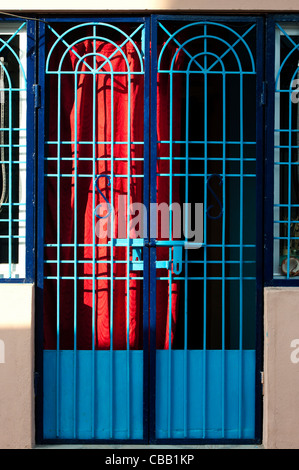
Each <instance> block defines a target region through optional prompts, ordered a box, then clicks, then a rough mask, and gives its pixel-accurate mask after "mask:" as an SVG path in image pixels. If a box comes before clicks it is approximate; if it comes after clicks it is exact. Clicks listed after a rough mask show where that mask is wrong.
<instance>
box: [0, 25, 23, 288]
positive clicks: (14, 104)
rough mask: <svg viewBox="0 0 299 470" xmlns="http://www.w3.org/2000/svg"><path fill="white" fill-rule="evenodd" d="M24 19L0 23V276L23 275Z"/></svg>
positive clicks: (13, 276)
mask: <svg viewBox="0 0 299 470" xmlns="http://www.w3.org/2000/svg"><path fill="white" fill-rule="evenodd" d="M26 65H27V27H26V22H24V23H14V22H7V23H6V22H3V23H2V24H1V26H0V279H1V278H2V279H14V278H24V277H25V252H26V250H25V237H26V96H27V83H26V68H27V67H26Z"/></svg>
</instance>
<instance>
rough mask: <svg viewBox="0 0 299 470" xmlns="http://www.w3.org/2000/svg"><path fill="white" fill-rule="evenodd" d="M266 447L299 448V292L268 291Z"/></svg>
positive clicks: (265, 346)
mask: <svg viewBox="0 0 299 470" xmlns="http://www.w3.org/2000/svg"><path fill="white" fill-rule="evenodd" d="M264 316H265V323H264V324H265V345H264V356H265V364H264V445H265V447H266V448H271V449H292V448H293V449H296V448H297V449H298V448H299V289H298V288H267V289H265V312H264Z"/></svg>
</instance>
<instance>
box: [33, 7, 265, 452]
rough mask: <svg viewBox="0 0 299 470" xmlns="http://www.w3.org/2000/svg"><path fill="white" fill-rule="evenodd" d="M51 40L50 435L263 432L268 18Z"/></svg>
mask: <svg viewBox="0 0 299 470" xmlns="http://www.w3.org/2000/svg"><path fill="white" fill-rule="evenodd" d="M150 25H152V35H151V40H150ZM40 38H41V39H43V41H42V44H43V45H42V46H41V49H40V56H39V60H40V71H39V74H40V84H41V90H42V93H41V96H40V99H41V102H40V108H41V110H40V119H39V125H40V140H39V151H40V154H41V155H43V159H41V158H40V163H39V174H41V175H43V178H41V179H40V183H39V184H40V187H39V201H40V206H39V207H40V208H43V207H44V211H43V212H42V213H40V214H39V217H40V227H43V229H42V230H43V233H42V235H43V236H42V243H40V245H39V250H40V256H39V259H38V263H39V279H38V286H39V288H40V290H41V292H42V293H43V296H42V303H43V312H44V313H43V342H44V347H43V426H42V439H43V440H44V441H48V442H51V441H53V440H57V439H58V440H60V441H61V440H66V441H78V440H83V441H92V440H94V441H97V440H101V441H111V440H113V441H118V440H120V441H124V440H133V441H134V442H136V443H137V442H163V441H165V440H166V441H168V440H169V441H170V442H174V441H175V440H177V439H182V440H183V441H186V440H188V441H191V440H192V439H195V440H196V441H197V442H198V441H200V440H204V442H207V440H213V441H215V440H218V439H220V440H222V441H224V440H232V439H236V440H237V441H238V442H240V441H241V440H242V441H248V442H249V441H250V440H257V439H258V438H259V432H260V431H259V426H260V419H259V401H258V400H259V398H260V397H259V395H258V396H256V391H259V386H258V385H257V384H258V379H259V377H258V374H259V370H260V369H259V365H258V366H257V364H258V363H257V356H256V350H257V348H258V347H259V344H260V338H259V336H258V335H257V333H256V332H259V313H260V312H259V309H260V303H261V293H260V292H261V291H260V281H261V280H260V279H259V278H258V277H257V274H256V273H261V269H258V267H259V266H260V263H261V261H260V260H261V253H262V252H261V249H262V247H261V242H262V238H261V232H260V230H261V224H260V222H259V217H260V216H261V213H260V211H259V206H260V202H261V192H260V186H261V185H260V183H259V180H258V178H260V177H261V169H262V163H261V152H262V140H261V137H260V133H259V132H260V130H259V129H261V124H262V103H261V96H262V62H263V60H262V58H261V56H260V55H259V54H257V49H258V47H259V48H261V43H260V41H261V38H262V23H261V22H260V21H259V20H258V19H256V18H246V19H245V18H241V19H240V18H230V19H226V20H225V23H224V22H223V18H222V19H219V18H213V19H212V18H209V19H207V18H198V17H196V18H193V17H174V18H172V17H156V16H153V17H152V18H113V19H101V20H95V19H82V20H78V19H76V21H71V20H70V19H67V20H66V19H65V18H63V19H51V20H49V21H48V20H47V21H46V22H41V23H40ZM150 52H151V55H150ZM150 67H151V69H150ZM150 76H151V83H150V81H149V79H150ZM41 273H42V274H41ZM259 275H260V274H258V276H259ZM258 360H259V358H258Z"/></svg>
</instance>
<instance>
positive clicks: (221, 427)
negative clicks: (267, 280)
mask: <svg viewBox="0 0 299 470" xmlns="http://www.w3.org/2000/svg"><path fill="white" fill-rule="evenodd" d="M176 20H180V21H181V23H178V24H180V25H181V24H182V22H183V21H185V22H186V23H185V25H183V26H180V27H179V28H177V29H175V27H174V25H175V21H176ZM222 20H223V19H222ZM231 20H232V19H231V18H230V19H229V20H228V21H227V23H226V24H224V23H223V21H221V22H220V21H219V18H218V21H219V22H217V21H216V19H215V20H213V19H212V20H211V21H210V20H206V19H205V18H200V17H193V18H190V17H188V16H185V17H179V18H178V17H175V16H172V17H171V16H168V15H167V16H162V17H161V16H159V17H154V21H153V35H152V38H153V41H154V42H153V56H152V76H153V77H155V79H154V81H153V82H152V83H153V87H152V90H153V91H152V103H153V111H154V112H153V122H152V129H151V132H152V181H153V183H152V192H151V202H153V203H155V202H156V183H155V180H156V177H157V175H156V166H157V144H159V143H160V144H162V143H164V144H169V155H168V156H166V155H165V153H164V154H163V157H161V159H163V160H168V161H169V172H168V173H159V174H158V176H159V177H162V176H163V177H165V178H166V177H167V179H164V181H166V180H168V181H169V186H170V191H169V192H170V194H169V199H170V203H171V201H172V177H174V176H181V177H183V178H185V199H184V202H185V203H187V202H188V194H189V178H190V177H193V178H194V181H197V180H196V178H198V182H199V181H201V180H200V179H199V178H203V181H205V184H204V201H203V202H204V214H205V217H206V218H210V219H219V218H221V219H222V220H223V222H222V229H221V230H222V243H221V244H215V243H209V240H208V237H207V235H208V233H207V224H206V220H207V219H205V222H204V243H203V245H202V249H203V251H204V253H203V259H202V260H201V259H199V260H198V261H194V260H193V261H191V260H189V257H188V251H187V250H186V251H185V252H184V261H183V273H182V274H181V275H178V276H175V277H173V272H171V271H169V273H168V275H167V276H157V274H156V272H155V266H156V265H157V263H159V262H160V261H157V260H156V253H155V250H154V248H155V247H156V246H158V243H157V242H156V241H155V240H151V242H150V244H149V245H150V247H152V248H153V249H152V251H151V253H152V256H151V271H150V274H151V286H152V288H151V324H152V326H151V330H152V331H153V332H155V329H156V317H155V312H153V306H155V302H156V298H155V284H156V282H157V281H159V280H163V281H168V283H169V291H170V292H171V286H172V282H173V280H174V279H175V280H180V281H182V282H183V283H184V294H183V295H184V296H185V297H184V340H183V343H184V346H183V350H173V349H172V348H171V347H169V349H168V351H163V350H156V347H155V333H154V334H153V335H152V337H151V361H155V362H154V363H152V364H151V377H152V388H151V394H153V396H155V398H153V399H152V402H151V403H152V406H153V405H154V404H155V411H156V415H155V416H153V415H151V419H152V425H151V442H153V443H154V442H158V443H159V442H163V443H164V442H165V443H170V442H173V440H174V439H176V440H177V439H179V442H184V439H187V440H188V441H189V440H190V439H191V440H192V439H198V440H200V439H204V440H208V439H219V438H220V439H222V440H225V439H230V438H232V439H239V440H240V439H241V440H242V439H256V438H259V436H260V429H259V426H260V420H259V419H258V416H259V413H257V415H256V407H258V406H259V400H260V387H258V386H257V379H258V374H259V370H260V369H258V367H260V357H261V356H260V355H259V358H257V356H256V354H255V351H254V350H252V351H250V350H248V349H247V346H245V345H244V341H243V334H244V333H243V329H244V322H243V315H244V293H245V291H244V289H245V287H244V286H245V284H244V283H246V282H247V281H256V280H257V278H256V276H254V275H252V276H250V275H248V274H245V266H246V265H250V264H252V265H254V264H255V262H256V261H255V259H250V258H247V257H246V256H245V250H246V249H247V248H249V247H252V248H253V247H254V248H256V249H257V253H258V254H259V255H261V246H262V245H261V241H260V239H261V237H260V235H261V233H260V231H259V230H260V226H259V228H258V229H257V234H258V236H259V237H260V239H259V241H258V242H257V244H256V243H255V235H254V240H253V241H254V243H253V244H251V243H249V244H248V242H245V240H244V225H243V217H244V215H245V204H248V202H247V200H246V193H245V188H247V186H245V183H246V181H248V180H247V178H254V179H255V178H256V177H257V175H256V173H255V172H250V171H248V170H247V167H246V170H245V162H246V161H247V160H248V157H247V155H246V153H245V150H244V149H245V145H256V144H257V142H258V143H259V144H260V143H261V136H260V135H259V131H258V127H257V128H256V140H255V141H251V142H248V139H245V138H244V135H245V134H244V130H243V127H242V126H243V122H242V123H241V127H240V138H239V140H238V141H236V142H235V144H238V145H239V148H240V156H239V157H238V158H237V159H236V158H234V157H231V156H230V155H229V152H228V145H229V143H230V140H229V139H227V138H226V119H223V124H222V126H223V129H222V132H223V136H224V138H223V140H220V141H219V140H218V141H212V140H210V139H209V138H208V98H209V97H208V77H209V75H210V74H218V75H219V76H220V77H221V78H222V85H220V86H221V87H222V90H223V101H222V105H221V104H220V109H221V106H222V110H221V112H223V115H224V116H225V110H226V107H227V106H228V104H227V103H226V100H225V93H224V92H225V91H226V77H228V76H232V75H238V76H239V80H240V95H239V103H240V104H239V109H240V115H241V116H243V115H244V105H243V93H244V87H243V82H244V77H245V76H246V75H247V76H249V75H252V74H253V75H257V81H256V96H257V99H256V102H257V103H258V102H259V92H260V89H261V82H262V74H263V71H262V60H261V59H260V58H259V59H258V60H257V61H256V60H255V59H254V55H256V56H257V55H258V54H256V52H257V50H253V51H251V50H250V47H249V46H248V44H249V43H248V44H247V43H246V40H247V37H246V36H247V35H249V33H250V32H252V31H253V30H256V31H257V33H256V38H258V40H256V41H257V42H256V44H260V42H259V41H260V40H261V37H262V23H261V22H260V21H259V20H257V19H256V18H255V19H252V24H251V25H250V21H249V22H248V23H247V27H246V28H244V29H243V32H242V36H240V34H239V33H237V32H236V30H234V25H233V22H234V21H236V19H234V20H233V21H231ZM171 22H172V24H171ZM170 24H171V26H170ZM228 24H229V26H228ZM168 25H169V27H168ZM211 26H213V27H214V30H213V33H212V34H211V33H209V31H211V29H212V28H211ZM215 26H218V29H219V31H220V33H219V36H216V35H215ZM199 27H201V30H200V29H199ZM192 28H193V29H192ZM209 28H211V29H209ZM222 28H223V30H224V29H226V31H228V30H229V31H230V32H231V33H233V34H234V35H235V36H236V37H237V40H235V41H234V42H233V44H232V45H230V44H228V43H227V41H225V40H224V39H223V38H221V29H222ZM188 29H189V30H190V36H189V37H188V36H187V35H185V36H182V35H181V36H180V35H179V33H182V32H183V31H185V32H186V30H188ZM161 30H163V32H164V33H166V34H164V37H165V38H166V40H164V43H163V47H162V48H161V52H160V54H159V57H157V55H156V52H155V51H156V47H157V42H156V41H157V37H158V31H159V34H160V32H161ZM170 31H171V33H170ZM244 31H245V32H244ZM167 36H168V39H167ZM161 37H162V36H161ZM182 38H183V39H182ZM198 39H200V40H201V44H202V47H203V49H202V51H197V53H195V54H194V50H193V52H192V53H190V52H189V51H190V49H189V50H188V45H189V44H191V43H192V41H194V40H198ZM211 39H217V40H219V41H220V42H222V43H224V44H226V45H227V47H228V51H230V52H232V53H233V54H234V55H235V58H236V59H237V60H236V62H237V67H238V68H237V70H236V71H235V70H225V67H224V63H223V61H224V57H225V56H226V55H227V53H228V51H227V52H226V53H222V55H221V57H217V56H216V55H215V54H213V52H212V51H209V50H208V45H210V44H211V43H212V42H211V41H210V42H208V40H211ZM171 43H172V45H173V44H174V43H175V45H176V46H177V49H176V50H175V52H174V53H173V54H174V55H173V60H172V61H171V59H170V62H171V65H170V67H169V69H167V67H165V65H163V53H164V52H165V51H167V45H169V44H171ZM240 43H242V45H245V49H246V50H247V52H249V54H248V55H249V58H250V63H251V70H250V69H246V70H245V69H244V70H243V69H242V65H241V61H240V60H239V57H238V56H237V54H236V51H235V50H234V47H235V46H236V45H237V44H239V45H240ZM180 51H181V52H183V53H184V54H185V57H186V58H187V60H186V62H185V66H183V68H180V69H176V70H174V62H175V58H177V56H178V54H179V52H180ZM168 52H169V51H168ZM238 53H240V51H239V52H238ZM208 56H210V57H213V58H214V59H215V61H214V62H212V65H211V63H209V65H208V61H207V58H208ZM188 59H190V60H189V62H188ZM191 63H193V64H196V66H197V69H196V70H194V67H193V69H191ZM215 63H219V64H220V65H221V71H220V72H219V70H217V71H214V70H212V68H213V66H214V65H215ZM186 64H187V65H186ZM160 73H161V74H162V73H163V74H168V75H169V83H170V101H169V110H170V111H169V112H170V125H169V133H168V139H167V140H165V139H164V140H161V141H157V140H155V139H157V137H156V122H157V121H156V119H157V115H156V114H155V106H156V102H157V94H156V86H157V81H156V74H160ZM175 74H183V76H184V77H185V82H184V83H185V90H184V92H185V95H186V103H185V135H186V137H185V140H181V141H178V140H174V139H173V136H172V110H173V102H174V100H175V99H176V96H174V95H173V93H172V83H173V80H174V77H175ZM191 74H194V75H195V74H197V76H203V83H204V99H203V123H204V124H203V126H204V131H203V132H204V138H203V140H198V141H194V140H191V139H190V138H189V127H190V122H189V115H188V113H189V83H190V76H191ZM256 113H257V114H256V117H257V122H258V125H259V126H261V124H262V110H261V106H259V107H258V106H257V110H256ZM241 121H242V119H241ZM179 143H180V144H181V145H183V146H184V148H185V150H184V156H182V157H177V156H176V157H174V156H173V153H172V150H173V144H179ZM211 143H217V144H220V145H221V146H222V149H223V156H222V158H219V157H218V158H217V157H216V158H210V156H209V154H208V145H210V144H211ZM190 144H203V152H204V155H203V156H199V157H195V158H194V157H193V158H192V157H190V156H189V148H190ZM199 148H200V147H199ZM261 149H262V145H260V146H259V147H258V148H257V150H256V158H255V159H253V160H257V161H258V164H257V168H256V169H257V171H259V175H258V178H259V179H258V180H259V181H261V179H260V178H261V175H262V172H261V168H262V166H261V165H262V163H261V157H262V154H261ZM159 158H160V157H159ZM175 159H177V160H183V161H184V163H185V170H184V172H182V173H175V172H173V167H172V161H174V160H175ZM192 159H194V160H197V161H200V160H201V161H203V164H204V167H203V171H202V172H194V170H193V171H190V169H189V168H190V161H191V160H192ZM217 160H218V161H219V160H221V161H222V173H219V174H218V177H219V179H220V182H221V183H222V201H220V200H219V198H218V197H215V200H216V201H217V206H218V207H219V211H218V215H217V216H213V215H212V210H213V209H214V208H213V207H212V206H211V205H210V206H208V205H207V196H208V192H210V193H212V194H214V196H216V194H215V193H214V191H213V189H212V187H211V184H210V183H211V178H212V176H213V173H210V172H209V167H210V166H209V162H210V161H217ZM233 160H237V161H239V163H240V171H239V172H236V173H233V174H231V172H229V177H234V178H236V179H238V181H239V183H240V184H239V188H240V189H239V201H240V202H239V209H238V208H237V211H238V213H239V214H240V220H241V222H240V225H239V228H238V231H239V242H238V243H227V241H226V224H225V220H226V211H227V209H229V208H230V204H231V201H230V200H227V198H226V189H225V188H226V181H227V180H228V176H227V170H226V162H229V161H233ZM249 160H251V158H250V159H249ZM192 168H194V165H193V167H192ZM245 178H246V179H245ZM197 184H200V183H197ZM258 195H259V199H258V200H257V208H259V206H260V204H261V192H259V194H258ZM213 213H215V212H213ZM257 214H258V216H259V219H258V220H261V218H260V217H261V213H260V211H259V210H257ZM238 220H239V219H238ZM170 221H171V215H170ZM236 222H237V221H235V223H236ZM171 237H172V234H171V233H170V234H169V239H170V243H171ZM229 246H230V247H231V248H233V247H235V248H237V249H238V251H239V261H237V263H238V264H239V274H238V276H234V275H231V274H228V273H227V268H228V266H229V265H232V264H234V263H235V262H236V261H234V260H233V259H230V258H229V256H228V255H227V254H226V252H227V248H228V247H229ZM212 247H215V248H216V247H219V248H221V251H222V259H221V260H220V264H221V266H222V269H221V270H222V272H221V275H220V276H218V275H217V276H213V275H211V274H208V266H209V264H211V263H212V264H213V262H216V260H215V261H213V260H211V259H209V257H208V248H209V249H210V248H212ZM247 256H248V255H247ZM194 263H195V264H199V265H200V264H201V265H203V275H198V276H194V275H193V276H189V275H188V266H191V265H192V264H194ZM259 265H260V262H259ZM243 267H244V268H243ZM246 272H248V271H246ZM213 280H219V281H221V288H220V291H219V293H217V294H216V292H215V295H220V296H221V298H222V312H221V319H222V331H221V338H222V340H221V344H222V345H221V348H220V350H219V351H217V350H211V349H210V346H208V343H207V327H208V317H209V315H210V312H209V311H208V309H207V286H208V282H210V281H213ZM233 280H234V281H237V282H238V284H239V288H238V292H239V300H238V302H239V344H238V346H237V350H236V351H233V350H229V349H227V347H226V333H225V326H224V325H225V318H226V311H225V307H224V301H225V297H226V286H228V285H229V284H226V283H227V281H233ZM191 281H194V282H195V281H196V282H200V283H202V286H203V299H202V301H201V302H200V303H202V305H203V306H202V308H203V348H202V349H200V350H189V349H188V327H187V325H188V317H189V312H188V291H189V286H190V282H191ZM260 281H261V279H260V278H259V279H258V282H259V286H258V302H257V304H256V308H257V312H255V311H254V312H253V315H257V316H258V314H259V312H260V308H261V283H260ZM199 285H200V284H199ZM248 295H249V294H248V293H247V296H248ZM253 295H255V294H254V293H253ZM169 297H170V300H169V310H170V312H169V317H170V319H169V338H170V331H171V305H172V303H171V294H170V295H169ZM200 300H201V299H200ZM189 308H190V306H189ZM256 327H257V328H258V327H260V324H258V321H257V322H256ZM257 337H258V338H259V340H260V337H259V336H258V335H257ZM259 352H260V351H259ZM195 358H196V359H195ZM228 358H233V359H232V360H230V359H228ZM237 358H238V359H237ZM193 361H194V363H196V364H197V367H199V365H198V364H200V367H199V370H197V371H196V372H197V373H195V372H194V370H193V368H192V367H193V366H192V363H193ZM213 361H215V363H214V362H213ZM233 361H236V362H235V364H236V363H239V366H238V368H237V372H236V375H235V377H234V378H233V380H232V382H231V383H232V384H233V385H232V386H233V389H234V393H236V394H237V397H235V399H236V402H235V403H234V404H233V405H232V404H230V406H228V405H227V400H228V388H227V387H228V384H227V381H228V375H227V374H231V372H232V371H231V369H230V368H231V367H233ZM238 361H239V362H238ZM247 361H248V363H247ZM213 364H217V373H215V370H214V369H213V367H214V365H213ZM249 364H250V365H249ZM166 370H167V371H168V372H167V374H165V371H166ZM249 370H250V374H249V377H248V376H247V375H246V373H247V371H249ZM162 371H163V372H162ZM189 374H190V375H189ZM244 381H245V382H244ZM244 383H247V385H248V387H249V389H250V390H251V392H250V394H249V395H247V394H246V392H245V391H244ZM212 389H213V390H216V392H215V396H214V395H211V390H212ZM256 392H257V393H256ZM192 393H194V394H195V395H196V397H198V403H196V404H195V403H193V402H192V405H191V404H190V405H189V403H190V400H189V398H190V396H191V395H192ZM190 394H191V395H190ZM195 395H194V396H195ZM248 400H249V401H250V403H251V404H250V405H249V403H248ZM216 404H217V405H219V409H217V406H216ZM197 407H198V409H199V410H200V412H199V411H195V410H196V409H197ZM211 407H212V409H213V407H216V408H215V409H217V411H215V414H214V415H213V412H211ZM244 410H246V411H248V412H249V414H248V415H246V417H245V415H244ZM194 413H195V415H196V416H197V418H195V415H194ZM198 413H199V414H198ZM193 417H194V422H192V424H191V421H192V418H193ZM213 420H214V423H213V424H211V421H213ZM248 420H249V421H248ZM233 421H234V424H232V422H233ZM228 423H230V424H228ZM248 423H249V425H248ZM230 425H232V427H230Z"/></svg>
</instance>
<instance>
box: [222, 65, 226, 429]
mask: <svg viewBox="0 0 299 470" xmlns="http://www.w3.org/2000/svg"><path fill="white" fill-rule="evenodd" d="M222 93H223V97H222V134H223V135H222V138H223V144H222V173H223V177H222V191H223V193H222V209H223V212H222V282H221V284H222V383H221V386H222V437H223V438H224V437H225V222H226V221H225V215H226V214H225V202H226V198H225V191H226V75H225V71H223V72H222Z"/></svg>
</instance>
